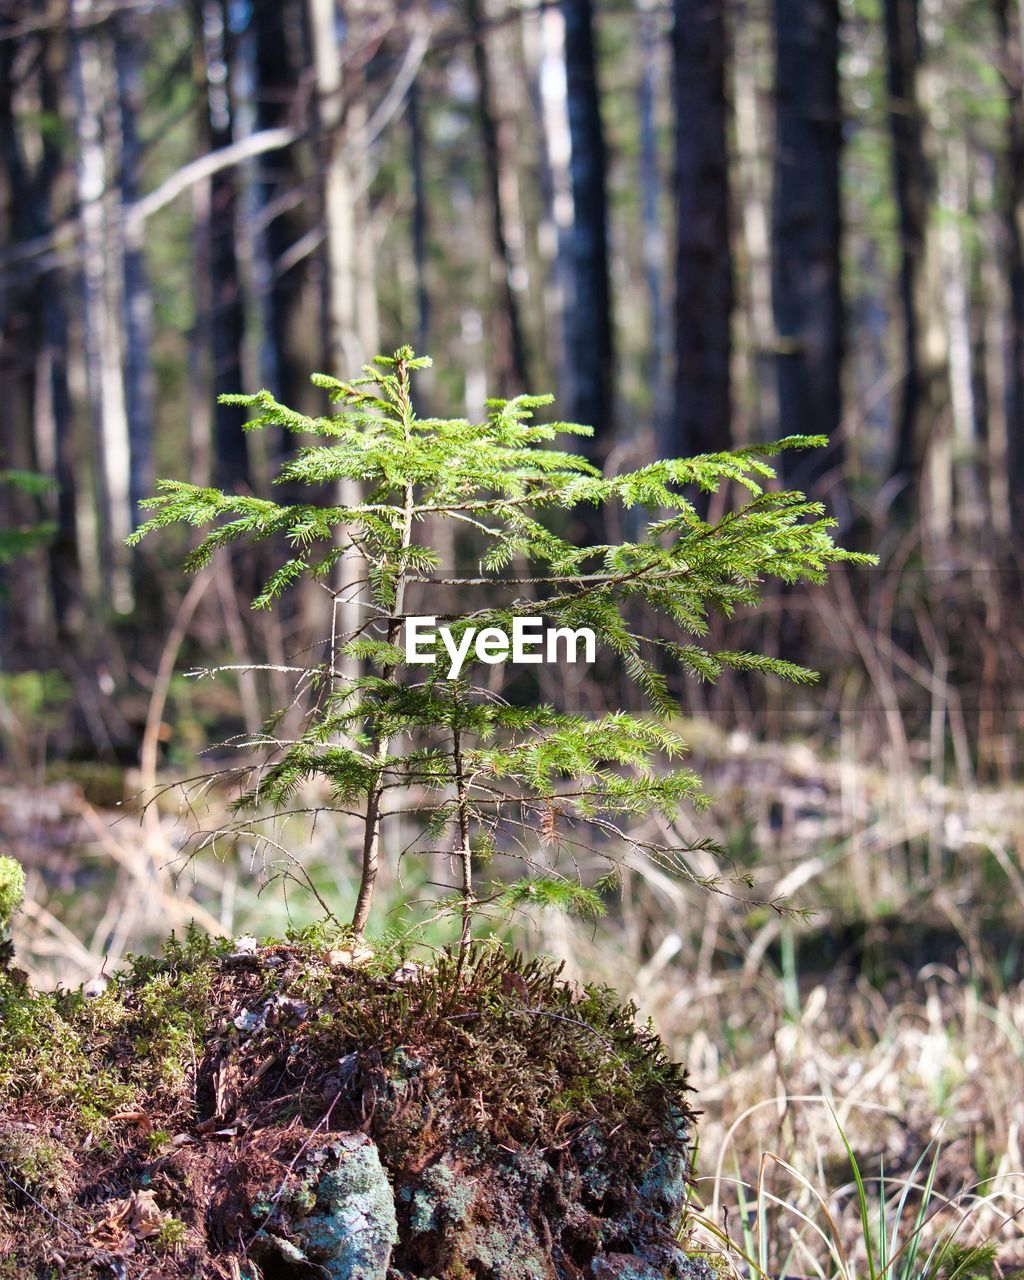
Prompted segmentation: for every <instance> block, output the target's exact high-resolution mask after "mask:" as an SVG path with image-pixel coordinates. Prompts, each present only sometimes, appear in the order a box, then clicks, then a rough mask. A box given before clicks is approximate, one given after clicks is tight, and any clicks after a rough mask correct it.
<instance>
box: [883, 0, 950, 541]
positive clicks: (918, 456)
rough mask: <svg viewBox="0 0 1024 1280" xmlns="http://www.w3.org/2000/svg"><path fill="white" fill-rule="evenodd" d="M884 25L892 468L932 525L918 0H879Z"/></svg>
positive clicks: (928, 185)
mask: <svg viewBox="0 0 1024 1280" xmlns="http://www.w3.org/2000/svg"><path fill="white" fill-rule="evenodd" d="M885 26H886V73H887V87H888V94H889V124H890V130H891V133H892V151H893V178H894V187H895V195H896V205H897V213H898V220H899V230H900V307H901V311H902V325H903V348H904V361H905V376H904V379H903V385H902V397H901V403H900V409H899V416H898V419H897V428H896V430H897V437H896V452H895V460H894V464H893V474H894V475H895V476H896V477H898V478H899V479H900V481H901V482H902V484H903V489H902V492H901V495H900V505H901V506H902V507H903V509H904V510H905V511H907V512H911V511H914V510H916V509H917V508H918V507H919V506H921V504H922V497H923V496H924V495H923V492H922V491H923V490H924V489H925V488H926V489H927V495H928V506H929V511H928V517H929V521H930V522H931V523H933V524H934V525H936V526H938V525H941V524H942V522H943V520H944V518H945V517H944V514H943V508H945V506H946V501H945V498H944V496H943V495H944V492H945V490H946V489H947V487H948V486H947V479H948V477H946V476H945V475H943V474H940V472H945V471H946V470H947V468H946V467H945V466H944V465H943V458H942V456H941V453H940V452H938V451H937V450H936V449H935V448H934V446H935V445H936V443H940V444H941V442H942V440H943V437H944V434H948V424H947V423H946V417H947V415H948V408H949V362H948V351H947V342H946V333H945V327H944V317H943V298H942V275H941V264H940V260H939V253H938V239H937V234H936V228H935V225H934V221H933V219H932V207H933V204H934V201H935V177H934V171H933V161H932V156H931V140H930V136H929V134H930V130H929V125H928V112H927V92H926V86H925V83H924V79H925V69H924V63H923V56H922V54H923V50H922V40H921V30H920V24H919V13H918V0H886V3H885ZM929 454H931V455H932V456H931V458H929ZM929 463H930V464H931V465H930V470H931V472H932V474H931V475H927V474H926V465H928V464H929ZM926 481H927V485H926Z"/></svg>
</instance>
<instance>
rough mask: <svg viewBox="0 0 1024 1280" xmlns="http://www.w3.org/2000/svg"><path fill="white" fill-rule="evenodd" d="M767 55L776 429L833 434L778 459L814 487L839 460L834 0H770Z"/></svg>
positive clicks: (838, 134) (838, 130) (798, 480)
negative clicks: (770, 58) (771, 76)
mask: <svg viewBox="0 0 1024 1280" xmlns="http://www.w3.org/2000/svg"><path fill="white" fill-rule="evenodd" d="M775 60H776V61H775V65H776V71H775V85H776V88H775V194H774V210H773V212H774V217H773V225H772V239H773V252H772V265H773V272H772V300H773V304H774V313H775V328H776V371H777V378H778V396H779V434H780V435H782V436H788V435H801V434H804V435H810V434H818V433H821V434H823V435H828V436H830V437H832V443H831V445H830V447H829V448H828V449H827V450H826V449H813V450H801V451H793V452H791V453H789V454H787V455H786V456H785V458H784V460H783V465H784V470H785V478H786V483H787V484H789V485H792V486H794V487H795V488H798V489H803V490H805V491H807V492H818V491H819V490H820V489H821V486H822V480H823V477H824V476H825V474H826V473H827V472H829V471H832V470H833V469H834V468H836V467H838V466H839V465H841V462H842V456H843V448H842V442H841V441H840V440H839V439H838V438H837V437H836V433H837V431H838V430H839V426H840V421H841V418H842V362H843V299H842V288H841V264H840V236H841V226H840V189H839V175H840V168H839V158H840V147H841V140H842V121H841V109H840V105H839V3H838V0H775Z"/></svg>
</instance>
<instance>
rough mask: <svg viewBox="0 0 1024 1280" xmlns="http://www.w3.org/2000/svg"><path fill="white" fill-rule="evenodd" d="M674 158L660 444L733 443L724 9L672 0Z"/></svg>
mask: <svg viewBox="0 0 1024 1280" xmlns="http://www.w3.org/2000/svg"><path fill="white" fill-rule="evenodd" d="M672 49H673V63H674V70H675V158H676V174H675V181H676V201H675V204H676V302H675V319H676V352H675V357H676V377H675V399H676V403H675V413H674V415H673V418H672V421H671V423H670V424H669V426H668V437H669V438H668V439H667V440H666V441H665V443H664V449H665V450H666V451H667V452H669V453H671V454H675V455H686V454H693V453H707V452H714V451H716V450H719V449H727V448H729V446H730V444H731V442H732V432H731V424H730V414H731V396H730V360H731V356H732V342H731V337H730V326H731V320H732V299H733V292H732V261H731V254H730V236H729V147H728V141H727V133H726V117H727V111H726V99H725V63H726V39H725V11H724V7H723V6H722V5H720V4H709V3H707V0H674V3H673V31H672Z"/></svg>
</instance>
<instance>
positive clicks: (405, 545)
mask: <svg viewBox="0 0 1024 1280" xmlns="http://www.w3.org/2000/svg"><path fill="white" fill-rule="evenodd" d="M395 369H396V373H397V376H398V385H399V388H400V397H401V399H400V403H401V407H402V426H403V435H404V440H405V443H406V445H407V446H408V444H409V435H410V427H411V424H412V417H413V408H412V400H411V398H410V396H409V369H408V365H407V363H406V361H405V360H403V359H402V358H401V357H399V358H398V359H397V360H396V364H395ZM415 497H416V494H415V486H414V485H411V484H407V485H406V486H405V488H404V490H403V502H402V539H401V551H400V556H401V559H400V561H399V565H398V573H397V577H396V580H395V601H394V607H393V611H392V613H391V616H390V617H389V618H388V625H387V638H388V644H395V643H396V642H397V641H398V640H399V638H400V637H401V633H402V615H403V612H404V610H405V588H406V584H407V582H408V571H407V569H406V565H405V558H404V557H405V552H407V551H408V550H409V547H410V545H411V543H412V520H413V511H414V509H415ZM373 754H374V757H375V760H376V763H377V769H378V773H377V779H376V781H375V783H374V785H373V788H372V790H371V791H370V794H369V795H368V796H367V798H366V819H365V824H364V828H363V852H362V868H361V874H360V877H359V894H358V896H357V897H356V907H355V911H354V912H353V913H352V931H353V933H354V934H355V935H356V937H357V938H361V937H362V936H363V934H364V933H365V931H366V924H367V921H368V920H369V918H370V908H371V906H372V904H373V890H374V887H375V885H376V883H377V870H378V868H379V865H380V822H381V819H380V804H381V798H382V796H383V794H384V774H385V769H386V767H387V762H388V758H389V756H390V754H391V739H390V737H380V736H379V735H378V736H375V739H374V752H373Z"/></svg>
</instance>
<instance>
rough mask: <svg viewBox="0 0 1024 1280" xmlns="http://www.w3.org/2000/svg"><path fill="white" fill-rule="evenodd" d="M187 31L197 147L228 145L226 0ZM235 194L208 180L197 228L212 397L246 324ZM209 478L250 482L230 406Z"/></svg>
mask: <svg viewBox="0 0 1024 1280" xmlns="http://www.w3.org/2000/svg"><path fill="white" fill-rule="evenodd" d="M193 16H194V29H195V32H196V40H197V42H198V45H199V48H200V49H201V50H202V71H203V77H204V79H205V103H204V108H205V109H204V112H203V125H202V129H201V133H202V140H203V145H204V149H205V150H208V151H213V150H216V149H218V148H220V147H226V146H230V144H231V142H232V140H233V134H234V130H233V124H232V110H231V95H230V92H229V79H228V77H229V74H230V70H229V69H230V63H231V59H230V52H229V49H228V42H229V37H230V32H229V28H228V20H227V5H226V3H225V0H196V4H195V7H194V9H193ZM237 200H238V189H237V182H236V178H235V173H234V171H233V170H232V169H223V170H221V171H220V172H218V173H216V174H214V175H213V177H212V179H211V181H210V206H209V216H208V218H207V219H206V223H205V225H201V226H198V227H197V228H196V234H197V236H198V237H202V238H204V239H205V240H206V242H207V245H206V254H207V255H208V256H207V261H208V263H209V279H210V314H209V315H208V316H207V317H204V318H203V320H204V322H205V327H206V333H207V334H208V339H209V351H210V361H211V365H212V369H211V381H212V384H213V385H212V394H213V397H214V399H216V397H217V396H219V395H221V394H222V393H225V392H237V391H239V390H240V389H241V388H242V342H243V338H244V329H245V320H244V311H243V306H242V289H241V280H240V278H239V271H238V258H237V256H236V253H235V209H236V204H237ZM213 479H214V483H215V484H217V485H219V486H222V487H225V488H229V489H235V488H238V487H239V486H244V487H248V485H249V461H248V450H247V447H246V439H245V432H244V430H243V427H242V414H241V413H240V412H239V410H238V409H237V408H235V407H233V406H231V405H221V404H218V405H217V406H216V408H215V410H214V419H213Z"/></svg>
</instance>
